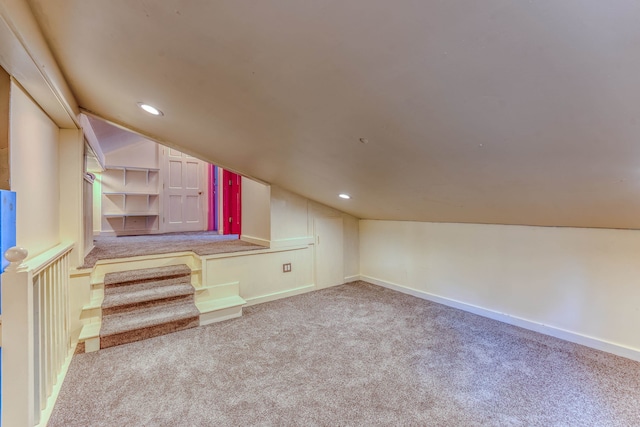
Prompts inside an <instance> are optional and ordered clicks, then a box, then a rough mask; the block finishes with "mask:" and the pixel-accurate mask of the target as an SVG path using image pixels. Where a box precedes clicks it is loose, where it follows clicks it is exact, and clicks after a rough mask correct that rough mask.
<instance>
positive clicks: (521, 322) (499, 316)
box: [360, 275, 640, 362]
mask: <svg viewBox="0 0 640 427" xmlns="http://www.w3.org/2000/svg"><path fill="white" fill-rule="evenodd" d="M360 280H364V281H366V282H369V283H372V284H374V285H378V286H382V287H383V288H387V289H392V290H394V291H398V292H402V293H404V294H408V295H412V296H414V297H418V298H421V299H424V300H428V301H432V302H436V303H438V304H443V305H446V306H448V307H453V308H457V309H459V310H463V311H467V312H469V313H473V314H477V315H479V316H483V317H488V318H489V319H493V320H497V321H499V322H503V323H507V324H509V325H514V326H518V327H521V328H524V329H528V330H530V331H534V332H539V333H541V334H544V335H549V336H552V337H555V338H559V339H561V340H565V341H570V342H573V343H576V344H580V345H584V346H586V347H590V348H594V349H596V350H601V351H605V352H607V353H612V354H615V355H617V356H622V357H626V358H627V359H631V360H635V361H638V362H640V349H634V348H631V347H627V346H624V345H621V344H617V343H613V342H610V341H605V340H602V339H599V338H595V337H591V336H587V335H582V334H579V333H577V332H572V331H567V330H565V329H561V328H556V327H554V326H549V325H544V324H541V323H538V322H534V321H532V320H528V319H523V318H521V317H517V316H511V315H509V314H507V313H500V312H497V311H493V310H489V309H487V308H483V307H479V306H476V305H472V304H467V303H465V302H462V301H457V300H453V299H449V298H445V297H441V296H439V295H434V294H431V293H429V292H424V291H419V290H417V289H413V288H409V287H406V286H402V285H399V284H396V283H391V282H387V281H385V280H381V279H377V278H375V277H370V276H366V275H361V276H360Z"/></svg>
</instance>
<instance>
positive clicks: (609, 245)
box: [360, 220, 640, 358]
mask: <svg viewBox="0 0 640 427" xmlns="http://www.w3.org/2000/svg"><path fill="white" fill-rule="evenodd" d="M639 260H640V231H631V230H607V229H578V228H546V227H523V226H501V225H476V224H442V223H439V224H436V223H418V222H396V221H370V220H363V221H360V268H361V274H362V278H363V279H364V280H369V281H372V282H373V283H378V284H381V285H387V286H390V287H394V286H398V287H402V288H404V289H402V290H404V291H408V292H409V293H413V294H415V295H419V296H422V297H425V298H430V299H436V300H438V299H439V298H443V300H440V301H441V302H444V303H447V304H449V305H453V306H458V307H461V308H463V309H467V310H469V311H473V312H477V313H480V314H483V315H487V316H489V317H493V318H497V319H499V320H503V321H507V322H509V323H514V324H519V325H521V326H524V327H528V328H530V329H534V330H539V331H541V332H545V333H549V334H551V335H556V336H559V337H561V338H564V339H568V340H572V341H576V342H581V343H583V344H586V345H590V346H593V347H596V348H601V349H604V350H607V351H611V352H615V353H618V354H621V355H625V356H627V357H633V358H638V357H640V353H637V352H640V334H639V333H638V325H639V324H640V262H639ZM411 290H414V291H415V292H414V291H411ZM543 325H544V326H543Z"/></svg>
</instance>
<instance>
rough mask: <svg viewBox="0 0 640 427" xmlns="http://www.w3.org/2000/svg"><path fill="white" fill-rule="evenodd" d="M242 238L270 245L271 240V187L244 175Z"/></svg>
mask: <svg viewBox="0 0 640 427" xmlns="http://www.w3.org/2000/svg"><path fill="white" fill-rule="evenodd" d="M242 240H246V241H248V242H252V243H255V244H258V245H262V246H269V241H270V240H271V189H270V187H269V186H268V185H264V184H261V183H259V182H256V181H254V180H252V179H249V178H245V177H242Z"/></svg>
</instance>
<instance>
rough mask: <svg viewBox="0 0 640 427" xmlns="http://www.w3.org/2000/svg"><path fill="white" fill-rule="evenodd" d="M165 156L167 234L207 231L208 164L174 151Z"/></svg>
mask: <svg viewBox="0 0 640 427" xmlns="http://www.w3.org/2000/svg"><path fill="white" fill-rule="evenodd" d="M163 152H164V158H165V160H164V185H163V188H164V191H163V197H164V220H163V226H164V232H166V233H171V232H177V231H201V230H206V229H207V222H206V221H205V218H206V216H205V215H206V209H205V205H206V198H205V197H206V196H205V190H206V183H205V179H204V173H205V165H206V163H205V162H203V161H201V160H198V159H196V158H195V157H191V156H189V155H187V154H184V153H181V152H180V151H178V150H174V149H172V148H165V149H164V150H163Z"/></svg>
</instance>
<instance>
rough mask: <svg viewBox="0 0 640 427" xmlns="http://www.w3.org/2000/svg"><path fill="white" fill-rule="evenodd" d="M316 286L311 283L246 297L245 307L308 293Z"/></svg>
mask: <svg viewBox="0 0 640 427" xmlns="http://www.w3.org/2000/svg"><path fill="white" fill-rule="evenodd" d="M315 288H316V285H313V284H311V285H305V286H300V287H299V288H294V289H288V290H286V291H280V292H274V293H272V294H267V295H262V296H259V297H253V298H246V300H247V304H246V305H245V307H248V306H251V305H256V304H262V303H263V302H269V301H275V300H278V299H282V298H288V297H292V296H295V295H300V294H306V293H307V292H311V291H313V290H315Z"/></svg>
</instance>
